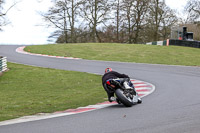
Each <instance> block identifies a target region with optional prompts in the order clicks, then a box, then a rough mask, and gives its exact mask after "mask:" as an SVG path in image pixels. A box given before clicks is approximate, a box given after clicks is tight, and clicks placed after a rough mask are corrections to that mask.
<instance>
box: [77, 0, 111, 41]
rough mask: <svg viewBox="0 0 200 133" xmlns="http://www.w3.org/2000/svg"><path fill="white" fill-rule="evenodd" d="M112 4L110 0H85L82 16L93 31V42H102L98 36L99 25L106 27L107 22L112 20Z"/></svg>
mask: <svg viewBox="0 0 200 133" xmlns="http://www.w3.org/2000/svg"><path fill="white" fill-rule="evenodd" d="M110 4H111V3H110V2H109V0H83V4H82V7H81V12H82V14H80V15H81V16H82V18H84V20H86V21H87V24H86V25H88V26H89V28H90V30H91V36H92V41H93V42H97V41H98V42H101V39H100V37H99V36H98V31H97V27H98V26H99V25H102V26H103V25H104V26H105V25H106V24H105V23H106V21H108V20H109V19H110V16H109V14H108V13H109V11H110Z"/></svg>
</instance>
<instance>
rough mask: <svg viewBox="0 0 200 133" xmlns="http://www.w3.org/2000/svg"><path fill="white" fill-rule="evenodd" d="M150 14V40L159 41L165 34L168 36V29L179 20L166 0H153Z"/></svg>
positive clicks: (148, 30)
mask: <svg viewBox="0 0 200 133" xmlns="http://www.w3.org/2000/svg"><path fill="white" fill-rule="evenodd" d="M148 14H149V17H148V25H147V33H148V38H149V39H148V40H149V41H158V40H160V39H163V38H162V37H163V36H164V38H165V37H166V36H168V35H167V34H168V33H169V31H168V30H170V27H171V26H172V25H174V24H175V23H176V22H177V17H176V15H175V12H174V11H173V10H171V9H170V8H169V7H168V6H167V5H166V4H165V0H151V2H150V6H149V11H148ZM166 28H167V29H166ZM166 33H167V34H166ZM164 34H165V35H164Z"/></svg>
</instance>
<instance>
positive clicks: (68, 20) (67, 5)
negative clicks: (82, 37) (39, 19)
mask: <svg viewBox="0 0 200 133" xmlns="http://www.w3.org/2000/svg"><path fill="white" fill-rule="evenodd" d="M53 2H54V6H53V7H51V8H50V9H49V10H48V12H47V13H45V14H42V13H41V15H42V16H43V17H44V19H45V22H47V23H48V24H49V26H53V27H55V28H57V29H58V30H57V31H55V33H56V34H54V35H56V36H57V35H59V36H60V35H61V36H62V37H63V38H64V39H63V40H64V42H65V43H68V42H76V35H75V21H76V20H75V18H76V15H77V12H78V11H77V10H78V7H79V5H80V2H79V1H78V0H54V1H53ZM58 33H59V34H58ZM69 33H70V37H69ZM54 35H52V36H54Z"/></svg>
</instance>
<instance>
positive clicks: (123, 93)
mask: <svg viewBox="0 0 200 133" xmlns="http://www.w3.org/2000/svg"><path fill="white" fill-rule="evenodd" d="M106 84H107V85H108V86H110V87H109V88H110V89H111V90H112V91H114V93H115V95H116V97H117V98H116V101H117V102H118V103H119V104H120V103H122V104H124V105H125V106H126V107H131V106H132V105H134V104H138V103H139V104H140V103H142V100H141V99H140V98H139V96H138V94H137V92H136V91H135V88H134V86H133V85H131V84H132V83H131V81H130V80H129V79H127V78H117V79H110V80H107V81H106Z"/></svg>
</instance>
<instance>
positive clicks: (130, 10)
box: [123, 0, 149, 43]
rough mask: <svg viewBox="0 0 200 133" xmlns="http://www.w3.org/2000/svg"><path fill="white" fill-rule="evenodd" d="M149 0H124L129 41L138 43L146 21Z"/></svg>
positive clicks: (125, 22)
mask: <svg viewBox="0 0 200 133" xmlns="http://www.w3.org/2000/svg"><path fill="white" fill-rule="evenodd" d="M148 5H149V0H123V11H124V15H123V16H124V24H125V27H124V28H126V29H127V32H128V42H129V43H138V41H139V36H140V31H141V29H142V27H143V26H144V25H145V23H146V16H147V14H146V11H147V9H148Z"/></svg>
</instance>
